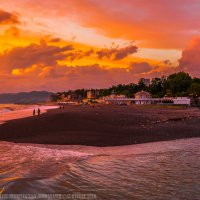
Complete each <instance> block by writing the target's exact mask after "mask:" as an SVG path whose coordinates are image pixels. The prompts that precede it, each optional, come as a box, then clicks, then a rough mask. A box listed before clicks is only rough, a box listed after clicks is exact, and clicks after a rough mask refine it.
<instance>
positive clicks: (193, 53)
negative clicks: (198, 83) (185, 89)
mask: <svg viewBox="0 0 200 200" xmlns="http://www.w3.org/2000/svg"><path fill="white" fill-rule="evenodd" d="M199 55H200V36H198V37H195V38H194V39H193V40H192V41H191V42H190V43H189V45H188V46H187V47H186V48H185V49H184V50H183V52H182V57H181V59H180V60H179V67H178V69H179V70H181V71H186V72H189V73H190V74H191V75H193V76H198V77H200V56H199Z"/></svg>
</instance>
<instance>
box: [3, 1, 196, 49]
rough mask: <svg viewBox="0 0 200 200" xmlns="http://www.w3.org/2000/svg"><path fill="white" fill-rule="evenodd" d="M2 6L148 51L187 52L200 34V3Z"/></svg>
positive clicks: (29, 3) (31, 3) (20, 3)
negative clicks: (132, 43)
mask: <svg viewBox="0 0 200 200" xmlns="http://www.w3.org/2000/svg"><path fill="white" fill-rule="evenodd" d="M2 4H3V5H4V6H5V7H9V6H12V7H14V8H18V9H19V10H20V11H21V12H22V13H25V14H27V15H29V14H30V13H31V14H32V13H34V15H35V14H36V15H38V16H39V17H40V19H41V18H46V19H48V20H51V24H52V23H54V22H53V21H55V23H57V22H58V21H59V20H61V19H64V20H63V22H64V21H65V20H66V21H67V20H70V21H73V22H75V23H78V24H79V25H81V26H83V27H86V28H88V27H89V28H93V29H95V30H96V31H97V32H98V33H99V34H102V35H105V36H108V37H111V38H123V39H127V40H135V41H139V42H140V44H141V45H142V47H145V48H146V47H150V48H171V49H177V48H183V47H184V46H185V45H186V43H187V41H188V40H189V39H190V38H191V37H192V36H194V35H196V33H198V32H199V30H200V28H199V27H200V20H199V19H200V12H199V9H200V1H199V0H184V3H183V0H173V1H169V0H162V1H161V0H151V1H149V0H109V1H99V0H93V1H91V0H84V1H82V0H73V1H69V0H62V1H61V0H60V1H51V3H49V0H43V1H41V0H34V1H33V0H26V1H22V0H21V1H15V2H14V1H13V0H7V1H5V2H3V3H2ZM31 14H30V15H31ZM46 19H45V20H44V22H46ZM61 28H62V27H61ZM141 45H140V46H141Z"/></svg>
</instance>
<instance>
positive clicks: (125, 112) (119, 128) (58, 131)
mask: <svg viewBox="0 0 200 200" xmlns="http://www.w3.org/2000/svg"><path fill="white" fill-rule="evenodd" d="M199 124H200V112H199V110H198V109H191V108H190V109H183V108H159V107H144V106H141V107H140V106H139V107H138V106H112V105H99V106H96V107H95V108H92V107H89V106H72V105H70V106H69V105H68V106H66V107H65V109H61V110H60V109H55V110H48V111H47V113H44V114H42V115H40V116H34V117H33V116H31V117H26V118H21V119H15V120H10V121H7V122H6V123H4V124H2V125H0V140H1V141H8V142H15V143H31V144H53V145H84V146H97V147H106V146H123V145H132V144H141V143H147V142H156V141H168V140H175V139H183V138H192V137H200V125H199Z"/></svg>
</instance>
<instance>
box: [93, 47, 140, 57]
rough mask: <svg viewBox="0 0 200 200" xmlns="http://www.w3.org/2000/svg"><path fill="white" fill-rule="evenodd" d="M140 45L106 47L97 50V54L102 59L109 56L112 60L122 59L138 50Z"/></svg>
mask: <svg viewBox="0 0 200 200" xmlns="http://www.w3.org/2000/svg"><path fill="white" fill-rule="evenodd" d="M137 49H138V47H137V46H135V45H132V44H130V45H128V46H126V47H123V48H119V47H118V46H117V47H111V48H105V49H101V50H99V51H97V55H98V57H99V58H100V59H102V58H108V59H111V60H121V59H123V58H125V57H127V56H129V55H131V54H133V53H136V52H137Z"/></svg>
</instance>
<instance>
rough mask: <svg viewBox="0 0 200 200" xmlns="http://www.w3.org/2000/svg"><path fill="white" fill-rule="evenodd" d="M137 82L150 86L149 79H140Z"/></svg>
mask: <svg viewBox="0 0 200 200" xmlns="http://www.w3.org/2000/svg"><path fill="white" fill-rule="evenodd" d="M139 82H143V83H144V85H146V86H149V85H150V84H151V81H150V79H149V78H140V80H139Z"/></svg>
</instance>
